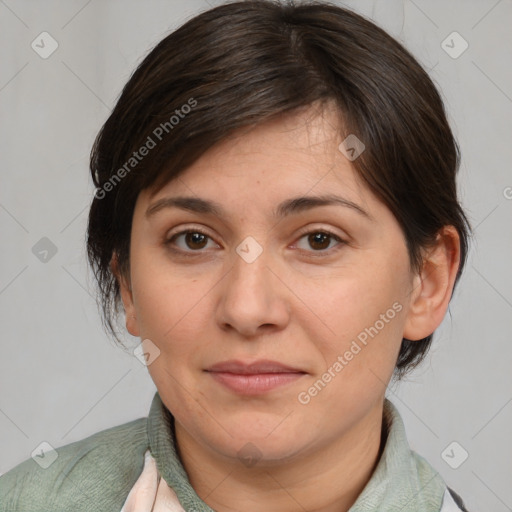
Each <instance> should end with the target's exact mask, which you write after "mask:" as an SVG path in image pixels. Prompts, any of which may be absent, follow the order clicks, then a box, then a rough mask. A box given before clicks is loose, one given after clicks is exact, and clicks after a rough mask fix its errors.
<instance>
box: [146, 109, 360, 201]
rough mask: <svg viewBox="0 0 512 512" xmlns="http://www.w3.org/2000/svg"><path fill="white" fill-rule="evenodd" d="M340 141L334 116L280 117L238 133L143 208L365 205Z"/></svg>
mask: <svg viewBox="0 0 512 512" xmlns="http://www.w3.org/2000/svg"><path fill="white" fill-rule="evenodd" d="M342 140H343V134H342V132H341V130H340V119H339V114H338V113H337V112H335V111H333V110H326V109H320V110H319V109H317V108H313V107H310V109H308V110H306V111H302V112H299V113H293V114H290V115H286V116H281V117H279V118H276V119H272V120H270V121H267V122H265V123H261V124H258V125H256V126H252V127H249V128H244V129H241V130H238V131H237V132H235V133H234V134H233V135H231V136H229V137H227V138H226V139H224V140H223V141H221V142H220V143H218V144H217V145H215V146H214V147H212V148H211V149H210V150H208V151H207V152H205V153H204V154H203V155H202V156H201V157H200V158H199V159H198V160H196V161H195V162H194V164H192V165H191V166H190V167H188V168H187V169H185V170H184V171H182V172H181V173H180V174H179V176H178V177H176V178H173V179H171V180H170V181H168V182H167V183H166V184H165V185H164V186H163V187H162V188H160V189H159V190H153V191H148V192H147V193H146V194H145V197H144V202H145V203H146V204H147V203H149V202H151V203H154V202H155V201H157V200H159V199H161V198H163V197H166V196H168V195H169V194H172V195H180V196H184V195H187V196H198V197H205V196H207V197H210V198H216V200H218V201H219V202H226V201H227V200H228V199H229V200H230V201H237V200H238V201H240V202H241V203H243V202H244V201H245V203H246V204H248V206H249V205H250V204H253V203H255V201H261V202H266V203H267V205H268V208H269V211H270V208H273V207H274V205H275V203H276V200H277V198H278V197H281V198H282V197H285V196H289V197H292V196H293V197H295V196H300V195H310V194H311V193H314V194H315V195H318V194H320V195H328V194H333V193H335V192H338V193H342V194H343V196H344V197H346V198H350V199H352V200H354V201H355V200H359V202H361V201H363V202H364V200H365V198H364V195H365V188H366V186H365V185H363V183H362V182H361V180H360V178H359V176H358V174H357V172H356V171H355V169H354V167H353V165H352V164H351V162H350V161H349V160H348V159H347V158H346V157H345V155H344V154H343V153H342V152H341V151H340V150H339V149H338V146H339V145H340V143H341V141H342ZM366 192H368V191H366Z"/></svg>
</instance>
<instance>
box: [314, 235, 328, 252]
mask: <svg viewBox="0 0 512 512" xmlns="http://www.w3.org/2000/svg"><path fill="white" fill-rule="evenodd" d="M329 237H330V235H328V234H326V233H315V234H313V235H310V236H309V240H310V243H311V246H312V247H313V248H315V245H316V244H318V243H320V246H321V247H316V248H318V249H325V248H326V247H328V246H329ZM326 240H327V245H325V241H326ZM322 241H323V242H324V243H323V244H322Z"/></svg>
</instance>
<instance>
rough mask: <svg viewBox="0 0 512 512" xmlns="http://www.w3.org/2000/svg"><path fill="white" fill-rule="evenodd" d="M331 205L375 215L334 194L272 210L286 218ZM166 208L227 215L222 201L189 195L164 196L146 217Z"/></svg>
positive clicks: (300, 199) (296, 199) (302, 199)
mask: <svg viewBox="0 0 512 512" xmlns="http://www.w3.org/2000/svg"><path fill="white" fill-rule="evenodd" d="M331 205H340V206H344V207H346V208H350V209H352V210H354V211H356V212H357V213H359V214H361V215H362V216H364V217H366V218H368V219H370V220H373V217H372V216H371V215H370V214H369V213H368V212H367V211H366V210H364V209H363V208H362V207H361V206H359V205H358V204H356V203H354V202H352V201H349V200H348V199H345V198H343V197H340V196H336V195H333V194H326V195H321V196H303V197H294V198H292V199H287V200H286V201H283V202H282V203H280V204H279V205H278V206H277V208H275V209H274V210H273V211H272V215H273V217H275V218H284V217H286V216H288V215H293V214H298V213H301V212H303V211H306V210H310V209H312V208H317V207H319V206H331ZM164 208H179V209H182V210H187V211H191V212H194V213H202V214H206V215H213V216H215V217H219V218H222V217H227V213H226V211H225V210H224V208H223V207H222V205H221V204H220V203H217V202H215V201H210V200H206V199H201V198H199V197H187V196H177V197H164V198H163V199H159V200H158V201H156V202H154V203H153V204H152V205H150V206H149V207H148V209H147V210H146V217H151V216H152V215H154V214H155V213H157V212H159V211H160V210H162V209H164Z"/></svg>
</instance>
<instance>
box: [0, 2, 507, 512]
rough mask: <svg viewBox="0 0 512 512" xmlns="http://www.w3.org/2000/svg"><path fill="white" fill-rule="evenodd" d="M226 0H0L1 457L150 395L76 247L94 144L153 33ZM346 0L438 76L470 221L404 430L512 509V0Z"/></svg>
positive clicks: (128, 412)
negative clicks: (459, 273) (116, 338)
mask: <svg viewBox="0 0 512 512" xmlns="http://www.w3.org/2000/svg"><path fill="white" fill-rule="evenodd" d="M220 3H222V2H214V1H210V2H206V1H203V0H166V1H159V0H151V1H145V2H135V1H113V0H110V1H103V2H101V1H99V0H92V1H89V2H87V1H86V0H80V1H78V0H77V1H66V2H56V1H46V2H39V1H35V0H33V1H28V0H26V1H21V0H18V1H14V0H5V1H0V40H1V44H0V62H1V70H0V73H1V74H0V120H1V125H0V143H1V153H0V155H1V157H0V158H1V165H0V173H1V174H0V176H1V181H0V183H1V188H0V229H1V237H2V242H1V246H2V251H1V263H0V314H1V326H2V336H1V342H0V343H1V354H2V357H1V358H0V432H1V437H0V443H1V444H0V473H4V472H6V471H8V470H9V469H10V468H12V467H13V466H14V465H15V464H18V463H19V462H21V461H22V460H25V459H27V458H29V457H30V455H31V453H32V452H33V450H34V449H35V448H36V447H37V446H38V445H39V444H40V443H41V442H42V441H47V442H49V443H50V444H51V445H52V446H54V447H58V446H62V445H64V444H68V443H70V442H73V441H76V440H79V439H83V438H84V437H86V436H88V435H90V434H92V433H95V432H97V431H99V430H102V429H105V428H108V427H112V426H114V425H118V424H121V423H124V422H127V421H130V420H132V419H135V418H138V417H141V416H146V415H147V413H148V410H149V405H150V402H151V399H152V397H153V394H154V392H155V386H154V384H153V382H152V381H151V379H150V377H149V375H148V373H147V370H146V368H145V367H144V366H143V365H142V364H141V363H139V361H138V360H137V359H135V357H134V356H133V355H132V354H131V353H130V352H129V351H123V350H122V349H121V348H118V347H117V346H116V345H115V344H114V343H113V342H112V341H110V340H109V339H108V338H107V336H106V335H105V333H104V332H103V331H102V329H101V325H100V321H99V316H98V313H97V310H96V305H95V301H94V293H95V292H94V283H93V281H92V276H91V273H90V272H89V271H88V270H87V266H86V260H85V251H84V237H85V227H86V217H87V208H88V205H89V202H90V200H91V198H92V193H93V187H92V183H91V182H90V180H89V175H88V155H89V151H90V147H91V144H92V142H93V139H94V136H95V135H96V133H97V131H98V130H99V128H100V127H101V125H102V123H103V122H104V121H105V120H106V118H107V117H108V115H109V112H110V109H111V108H112V107H113V105H114V103H115V100H116V98H117V97H118V94H119V93H120V91H121V88H122V86H123V85H124V83H125V82H126V81H127V79H128V78H129V76H130V74H131V72H132V71H133V70H134V68H135V66H136V65H137V64H138V63H139V62H140V61H141V59H142V58H143V57H144V56H145V55H146V54H147V52H148V51H149V50H150V48H151V47H152V46H153V45H154V44H155V43H156V42H158V41H159V40H160V39H162V38H163V37H164V35H165V34H167V33H168V32H169V31H170V30H172V29H174V28H176V27H177V26H179V25H180V24H182V23H183V22H184V21H185V20H186V19H188V18H190V17H191V16H193V15H194V14H196V13H198V12H199V11H201V10H204V9H205V8H207V7H208V5H216V4H220ZM339 3H340V4H343V5H348V6H349V7H351V8H353V9H354V10H356V11H358V12H360V13H362V14H364V15H366V16H368V17H370V18H372V19H373V20H375V21H376V22H377V24H379V25H381V26H382V27H384V28H385V29H387V30H388V31H389V32H390V33H391V34H392V35H394V36H395V37H397V38H398V39H399V40H401V41H402V42H403V43H404V44H405V46H406V47H407V48H408V49H410V50H411V51H412V52H413V54H414V55H415V56H416V57H417V58H418V59H419V61H420V62H421V63H422V64H423V65H424V67H425V68H426V69H428V70H429V72H430V75H431V76H432V78H433V79H434V81H435V82H436V83H437V84H438V86H439V88H440V89H441V91H442V94H443V97H444V99H445V102H446V108H447V111H448V115H449V119H450V122H451V125H452V127H453V130H454V133H455V135H456V137H457V138H458V140H459V142H460V145H461V149H462V154H463V160H462V166H461V170H460V192H461V197H462V201H463V204H464V206H465V208H466V211H467V212H468V215H469V217H470V219H471V222H472V224H473V226H474V227H475V228H476V229H475V236H474V239H473V242H472V248H471V252H470V255H469V261H468V264H467V268H466V272H465V275H464V276H463V279H462V281H461V282H460V284H459V287H458V289H457V290H456V293H455V296H454V298H453V300H452V303H451V306H450V314H448V315H447V317H446V318H445V321H444V322H443V324H442V326H441V327H440V329H439V330H438V331H437V335H436V337H435V342H434V346H433V349H432V351H431V353H430V356H429V357H428V359H427V361H426V362H425V363H424V364H423V365H422V366H421V367H420V368H419V369H418V370H416V372H415V373H413V374H412V375H411V376H410V377H409V378H408V379H407V381H406V382H403V383H401V384H400V385H398V386H397V385H395V386H392V387H390V389H389V392H388V396H389V398H390V399H391V400H392V401H393V402H394V403H395V404H396V405H397V407H398V408H399V410H400V412H401V413H402V415H403V418H404V421H405V424H406V428H407V431H408V436H409V440H410V444H411V446H412V448H413V449H415V450H416V451H418V452H419V453H420V454H421V455H423V456H424V457H425V458H427V459H428V460H429V462H430V463H431V464H432V465H433V466H434V467H436V468H437V469H438V470H439V471H440V472H441V474H442V475H443V477H444V478H445V480H446V482H447V483H448V484H449V485H450V486H451V487H453V488H455V490H457V491H458V492H459V494H461V495H462V496H463V498H464V499H465V501H466V505H467V506H468V507H469V508H470V510H472V511H479V510H480V511H495V512H502V511H506V510H512V485H511V483H512V481H511V480H512V448H511V444H512V443H511V431H512V429H511V425H512V386H511V383H512V377H511V368H512V365H511V362H512V343H511V342H512V339H511V336H510V332H511V327H512V322H511V318H512V272H511V270H510V260H511V258H510V256H511V254H512V229H510V227H511V220H512V199H511V198H512V188H510V187H512V172H511V170H510V162H511V161H512V149H511V148H512V144H511V140H510V135H511V129H510V128H511V120H512V116H511V114H512V66H511V63H512V60H511V53H512V50H511V49H512V35H511V32H510V26H511V24H512V2H511V1H510V0H500V1H495V0H478V1H477V0H473V1H462V0H457V1H450V2H446V1H444V0H436V1H428V2H427V1H426V0H414V1H410V0H404V1H403V2H402V1H394V0H391V1H389V0H375V1H349V2H339ZM43 31H47V32H49V33H50V34H51V36H52V37H53V38H54V39H55V40H56V41H57V42H58V45H59V46H58V49H57V50H56V51H55V52H54V53H53V54H52V55H51V56H50V57H48V58H47V59H43V58H41V57H40V56H39V55H38V54H37V53H36V52H35V51H34V50H33V49H32V48H31V43H32V41H33V40H35V39H36V38H37V36H38V35H39V34H40V33H41V32H43ZM453 31H457V32H458V33H459V34H460V35H461V36H462V37H463V38H464V39H465V40H466V41H467V42H468V44H469V48H468V49H467V50H466V51H465V52H464V53H462V55H460V56H459V57H458V58H456V59H454V58H452V57H451V56H449V55H448V54H447V53H446V52H445V50H444V49H443V47H442V42H443V41H444V40H445V39H446V38H447V36H448V35H449V34H451V33H452V32H453ZM448 41H450V39H449V40H448ZM450 44H451V43H450ZM453 44H454V45H455V50H457V49H458V48H460V45H459V42H455V43H453ZM184 51H186V49H184ZM43 237H47V238H48V239H50V240H51V241H52V243H53V244H54V245H55V246H56V248H57V253H56V254H55V255H53V256H51V253H49V255H48V256H47V260H48V261H46V262H43V261H40V259H39V258H38V257H36V255H35V254H34V253H33V252H32V248H33V247H34V245H35V244H36V243H37V242H38V241H39V240H40V239H41V238H43ZM50 256H51V257H50ZM126 337H127V343H128V344H129V346H130V347H135V345H136V343H137V341H138V340H135V339H133V338H131V337H130V336H129V335H126ZM453 441H456V442H457V443H458V445H457V446H455V448H454V449H453V451H451V450H448V452H447V453H448V454H449V455H450V462H451V463H452V465H454V464H455V463H456V462H457V461H459V462H460V460H461V459H462V455H463V454H464V452H463V451H462V450H466V451H467V452H468V454H469V456H468V458H467V460H465V461H464V462H463V463H462V464H461V465H460V466H459V467H458V468H457V469H453V468H452V467H450V466H449V465H448V464H447V463H446V462H445V460H444V459H443V457H442V455H441V454H442V453H443V452H444V450H445V448H446V447H447V446H448V445H449V444H450V443H452V442H453ZM459 445H460V446H459ZM445 453H446V452H445ZM445 458H446V456H445Z"/></svg>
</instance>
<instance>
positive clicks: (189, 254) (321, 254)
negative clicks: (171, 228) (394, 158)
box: [164, 228, 346, 258]
mask: <svg viewBox="0 0 512 512" xmlns="http://www.w3.org/2000/svg"><path fill="white" fill-rule="evenodd" d="M188 233H198V234H201V235H204V236H206V237H208V238H209V239H210V240H212V237H211V236H210V235H208V233H205V232H204V231H203V230H201V229H198V228H193V229H185V230H183V231H179V232H178V233H175V234H173V235H172V236H171V237H170V238H168V239H166V240H165V241H164V244H165V245H166V246H169V247H170V246H171V245H172V244H173V242H174V241H175V240H176V238H178V237H179V236H181V235H186V234H188ZM318 233H321V234H323V235H327V236H329V237H331V238H333V239H334V240H335V241H337V242H338V244H337V245H336V246H334V247H331V248H330V249H325V250H320V251H307V252H311V253H312V255H313V257H326V256H330V255H331V253H332V252H335V251H337V250H339V249H340V248H341V247H342V246H344V245H345V244H346V242H345V240H343V239H342V238H340V237H339V236H338V235H336V234H335V233H333V232H332V231H329V230H328V229H313V230H310V231H304V232H302V233H300V236H299V240H300V239H302V238H304V237H305V236H306V235H312V234H318ZM170 249H171V250H172V252H174V253H179V254H180V255H183V256H185V257H191V258H193V257H197V256H200V255H201V254H202V253H203V252H204V251H203V250H197V251H184V250H183V249H175V248H173V247H170ZM299 250H300V251H305V249H299ZM315 253H316V254H315Z"/></svg>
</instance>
